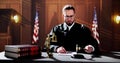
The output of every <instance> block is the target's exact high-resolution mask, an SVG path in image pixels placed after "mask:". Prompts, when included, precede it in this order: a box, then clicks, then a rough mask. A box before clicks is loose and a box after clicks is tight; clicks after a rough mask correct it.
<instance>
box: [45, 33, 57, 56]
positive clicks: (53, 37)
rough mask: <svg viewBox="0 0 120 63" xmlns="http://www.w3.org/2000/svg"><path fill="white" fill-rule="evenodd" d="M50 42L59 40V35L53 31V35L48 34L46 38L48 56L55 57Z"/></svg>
mask: <svg viewBox="0 0 120 63" xmlns="http://www.w3.org/2000/svg"><path fill="white" fill-rule="evenodd" d="M50 42H57V37H56V35H55V33H52V36H50V35H49V34H48V35H47V38H46V40H45V47H46V50H47V54H48V57H53V54H52V52H51V51H50Z"/></svg>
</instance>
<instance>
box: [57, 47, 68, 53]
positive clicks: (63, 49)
mask: <svg viewBox="0 0 120 63" xmlns="http://www.w3.org/2000/svg"><path fill="white" fill-rule="evenodd" d="M57 53H66V50H65V48H64V47H59V48H57Z"/></svg>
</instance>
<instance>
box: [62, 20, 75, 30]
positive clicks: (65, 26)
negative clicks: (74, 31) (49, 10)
mask: <svg viewBox="0 0 120 63" xmlns="http://www.w3.org/2000/svg"><path fill="white" fill-rule="evenodd" d="M74 24H75V23H73V24H72V25H71V26H68V25H67V24H66V23H65V22H64V23H63V27H64V30H66V29H67V27H68V28H69V30H70V29H71V28H72V27H73V25H74Z"/></svg>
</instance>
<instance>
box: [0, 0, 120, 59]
mask: <svg viewBox="0 0 120 63" xmlns="http://www.w3.org/2000/svg"><path fill="white" fill-rule="evenodd" d="M66 4H71V5H73V6H74V7H75V8H76V18H75V20H76V21H77V22H78V23H82V24H85V25H86V26H87V27H89V28H90V29H92V24H93V18H94V7H95V8H96V14H97V23H98V31H97V32H98V33H99V41H100V43H99V47H100V50H101V51H102V52H105V53H109V52H120V0H0V52H2V51H4V50H5V45H24V44H32V40H33V33H34V24H35V17H36V11H37V12H38V21H39V22H38V24H39V26H38V27H39V31H38V32H39V33H38V39H39V40H38V42H37V43H36V44H37V45H39V46H40V47H41V48H43V47H44V43H45V40H46V37H47V34H48V33H49V32H50V30H51V29H52V28H53V27H54V26H55V25H57V24H60V23H63V18H62V10H61V9H62V7H63V6H64V5H66ZM114 57H116V58H118V59H120V53H119V55H118V56H114Z"/></svg>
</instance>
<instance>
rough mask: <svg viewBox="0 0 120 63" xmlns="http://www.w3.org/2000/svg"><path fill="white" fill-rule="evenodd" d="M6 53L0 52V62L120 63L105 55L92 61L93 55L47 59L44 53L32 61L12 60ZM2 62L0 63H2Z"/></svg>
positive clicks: (116, 59)
mask: <svg viewBox="0 0 120 63" xmlns="http://www.w3.org/2000/svg"><path fill="white" fill-rule="evenodd" d="M4 53H5V52H0V60H1V61H6V60H7V61H6V62H13V61H16V62H22V61H23V62H33V63H34V62H35V63H37V62H40V63H42V62H43V63H56V62H57V63H59V62H60V63H61V62H62V63H64V62H65V63H66V62H67V63H79V62H102V63H103V62H120V59H119V58H114V57H110V56H105V55H102V56H101V57H100V58H97V57H96V58H92V59H89V58H90V57H91V55H89V54H83V53H81V54H83V55H84V57H85V58H86V59H75V58H71V55H70V54H58V53H53V58H48V57H47V53H46V52H42V57H39V58H32V59H27V58H26V59H20V60H19V59H12V58H7V57H5V56H4ZM1 61H0V63H1Z"/></svg>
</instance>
